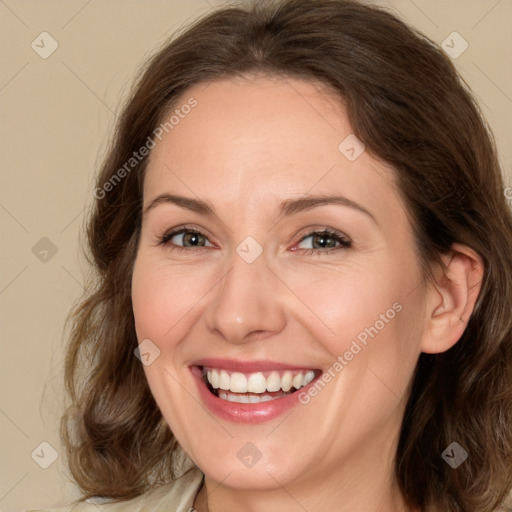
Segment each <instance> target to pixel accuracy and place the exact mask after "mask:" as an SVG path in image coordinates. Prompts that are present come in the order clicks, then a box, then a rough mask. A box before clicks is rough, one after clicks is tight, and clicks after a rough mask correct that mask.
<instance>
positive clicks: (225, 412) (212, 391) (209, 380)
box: [189, 358, 322, 424]
mask: <svg viewBox="0 0 512 512" xmlns="http://www.w3.org/2000/svg"><path fill="white" fill-rule="evenodd" d="M189 368H190V371H191V373H192V376H193V378H194V380H195V382H196V385H197V389H198V392H199V397H200V401H201V403H202V404H203V405H204V406H205V407H206V408H207V409H208V410H209V411H210V412H211V413H213V414H214V415H215V416H217V417H218V418H221V419H224V420H227V421H229V422H234V423H246V424H251V423H252V424H256V423H262V422H266V421H270V420H272V419H275V418H277V417H279V416H282V415H284V414H285V413H286V412H287V411H290V410H291V409H293V408H295V407H298V406H299V405H300V404H301V403H302V402H301V401H300V396H301V393H305V392H307V391H308V389H309V388H310V387H311V386H314V385H316V381H317V380H318V379H319V378H320V376H321V375H322V370H319V369H315V368H308V367H304V366H294V365H289V364H284V363H278V362H275V361H268V360H258V361H241V360H235V359H220V358H204V359H201V360H198V361H194V363H192V364H191V365H190V366H189Z"/></svg>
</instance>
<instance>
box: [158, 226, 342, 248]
mask: <svg viewBox="0 0 512 512" xmlns="http://www.w3.org/2000/svg"><path fill="white" fill-rule="evenodd" d="M182 233H194V234H197V235H201V236H203V237H205V238H206V239H207V238H208V237H207V236H206V235H205V234H204V233H203V232H201V231H199V230H197V229H195V228H188V227H186V226H184V227H181V228H177V229H174V230H171V231H168V232H167V233H165V234H164V235H163V236H162V237H161V239H160V241H159V242H158V245H164V246H165V245H167V246H168V248H169V249H170V250H173V251H179V252H181V251H193V250H195V249H203V248H205V247H201V246H199V247H184V246H181V245H174V244H169V243H168V242H169V240H171V239H172V238H173V237H175V236H176V235H180V234H182ZM315 235H327V236H328V237H329V238H332V239H334V240H335V241H336V242H339V243H340V245H339V246H338V247H335V248H332V249H326V250H323V249H296V250H299V251H303V253H304V254H308V255H320V254H331V253H334V252H336V251H339V250H340V249H348V248H349V247H351V245H352V241H351V240H349V239H348V238H347V237H346V236H345V235H344V234H343V233H341V232H339V231H336V230H333V229H330V228H328V227H325V228H323V229H320V230H314V231H310V232H307V233H305V234H304V233H301V238H300V240H299V242H298V243H301V242H302V241H304V239H306V238H309V237H310V236H315Z"/></svg>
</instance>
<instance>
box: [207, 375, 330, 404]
mask: <svg viewBox="0 0 512 512" xmlns="http://www.w3.org/2000/svg"><path fill="white" fill-rule="evenodd" d="M198 368H199V370H200V371H201V375H202V379H203V382H204V384H205V386H206V387H207V389H208V391H209V392H210V393H211V394H213V395H214V396H216V397H217V398H220V399H221V400H225V401H227V402H234V403H240V404H258V403H261V402H268V401H271V400H278V399H280V398H284V397H287V396H289V395H292V394H294V393H296V392H297V391H299V390H300V389H302V388H303V387H305V386H307V385H308V384H310V383H311V382H312V381H313V380H315V378H316V377H318V376H319V375H320V373H321V370H313V369H302V370H291V369H288V370H267V371H257V372H250V373H243V372H239V371H230V370H227V369H224V368H215V367H211V366H199V367H198Z"/></svg>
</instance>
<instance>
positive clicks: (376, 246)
mask: <svg viewBox="0 0 512 512" xmlns="http://www.w3.org/2000/svg"><path fill="white" fill-rule="evenodd" d="M331 94H332V93H329V91H328V90H326V89H325V88H321V87H320V85H318V84H315V83H313V82H308V81H303V80H299V79H289V80H284V79H271V78H269V77H261V76H260V77H256V76H252V77H251V79H249V80H244V79H240V78H239V79H236V80H227V79H223V80H217V81H213V82H211V83H209V84H208V85H205V84H201V85H196V86H194V87H192V88H190V89H188V90H187V91H186V92H185V93H184V94H183V95H182V97H181V99H180V101H178V103H177V105H176V109H177V110H178V114H175V115H176V116H177V117H176V118H175V119H173V121H172V122H171V123H170V124H168V125H167V133H166V132H165V131H163V137H162V138H161V141H158V139H155V141H156V142H157V146H156V147H155V148H154V149H153V150H152V153H151V155H150V160H149V163H148V167H147V174H146V176H145V181H144V215H143V221H142V231H141V236H140V242H139V247H138V253H137V257H136V261H135V266H134V273H133V281H132V298H133V309H134V315H135V321H136V331H137V337H138V340H139V343H143V342H144V345H143V346H142V347H141V352H142V353H143V356H142V360H143V361H144V363H145V365H144V370H145V372H146V375H147V379H148V382H149V385H150V387H151V390H152V392H153V394H154V396H155V398H156V401H157V403H158V405H159V407H160V409H161V411H162V413H163V415H164V417H165V419H166V421H167V422H168V424H169V426H170V428H171V429H172V432H173V433H174V435H175V436H176V438H177V439H178V441H179V442H180V444H181V445H182V446H183V448H184V449H185V451H186V452H187V453H188V454H189V455H190V456H191V458H192V459H193V460H194V462H195V463H196V464H197V465H198V466H199V467H200V469H201V470H202V471H204V472H205V473H206V474H207V476H208V477H209V478H211V479H213V480H215V481H217V482H223V485H230V486H232V487H235V488H240V489H241V488H244V489H274V488H277V487H279V486H283V487H286V488H287V489H292V488H293V486H294V485H297V486H298V485H304V484H305V482H308V485H309V483H311V482H314V481H315V480H317V479H325V478H327V476H328V475H331V476H332V475H336V474H337V473H339V472H342V471H347V469H348V468H350V470H351V473H350V474H351V478H353V479H354V482H355V481H356V479H357V478H359V477H361V478H365V479H367V478H368V477H370V476H371V474H372V472H375V471H381V470H382V468H386V469H387V470H390V468H391V467H392V463H393V457H394V449H395V445H396V442H397V437H398V433H399V428H400V423H401V419H402V415H403V412H404V406H405V403H406V401H407V397H408V391H409V384H410V381H411V377H412V373H413V370H414V367H415V364H416V362H417V359H418V356H419V353H420V343H421V339H422V333H423V331H424V325H425V319H424V316H425V313H424V289H423V286H422V285H421V273H420V267H419V261H418V257H417V254H416V252H415V247H414V245H413V233H412V230H411V227H410V224H409V222H408V221H407V217H406V213H405V209H404V206H403V204H402V201H401V199H400V197H399V195H398V193H397V190H396V188H395V185H394V181H393V171H392V169H390V168H389V167H388V166H386V165H384V164H383V163H381V162H379V161H378V160H376V159H375V158H373V157H372V156H371V155H370V154H369V153H368V152H367V151H365V150H364V146H362V145H361V143H360V142H359V141H358V140H357V139H355V138H354V136H353V135H351V134H352V129H351V127H350V125H349V122H348V120H347V117H346V115H345V113H344V109H343V106H342V104H341V102H339V101H338V100H337V99H336V97H335V96H333V95H331ZM191 98H193V99H191ZM194 100H195V101H194ZM196 102H197V103H196ZM187 104H188V105H194V106H193V107H192V108H187V107H185V108H183V106H184V105H187ZM177 120H178V121H177ZM320 198H325V200H320ZM172 231H174V233H172ZM326 231H327V233H325V232H326ZM144 340H146V341H144ZM208 373H209V382H210V383H209V384H207V379H208V375H206V376H205V374H208ZM311 379H313V380H312V381H311ZM304 384H306V385H305V386H304ZM214 388H215V390H214ZM222 388H224V389H222ZM296 388H299V389H298V390H296ZM359 473H360V474H359Z"/></svg>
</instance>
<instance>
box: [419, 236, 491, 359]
mask: <svg viewBox="0 0 512 512" xmlns="http://www.w3.org/2000/svg"><path fill="white" fill-rule="evenodd" d="M442 258H443V261H444V263H445V265H446V269H445V272H443V271H442V269H439V277H438V278H437V279H436V282H435V284H434V285H432V286H431V287H430V288H429V290H428V292H427V307H426V310H425V313H426V317H425V321H426V328H425V330H424V335H423V339H422V343H421V351H422V352H425V353H429V354H437V353H441V352H445V351H446V350H449V349H450V348H451V347H452V346H453V345H455V343H457V341H458V340H459V339H460V337H461V336H462V334H463V332H464V330H465V329H466V325H467V323H468V321H469V318H470V316H471V314H472V313H473V310H474V307H475V304H476V300H477V298H478V294H479V292H480V289H481V285H482V279H483V275H484V263H483V260H482V258H481V257H480V256H479V255H478V253H476V252H475V251H474V250H473V249H470V248H469V247H467V246H465V245H462V244H453V246H452V250H451V252H450V253H449V254H446V255H443V256H442Z"/></svg>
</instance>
